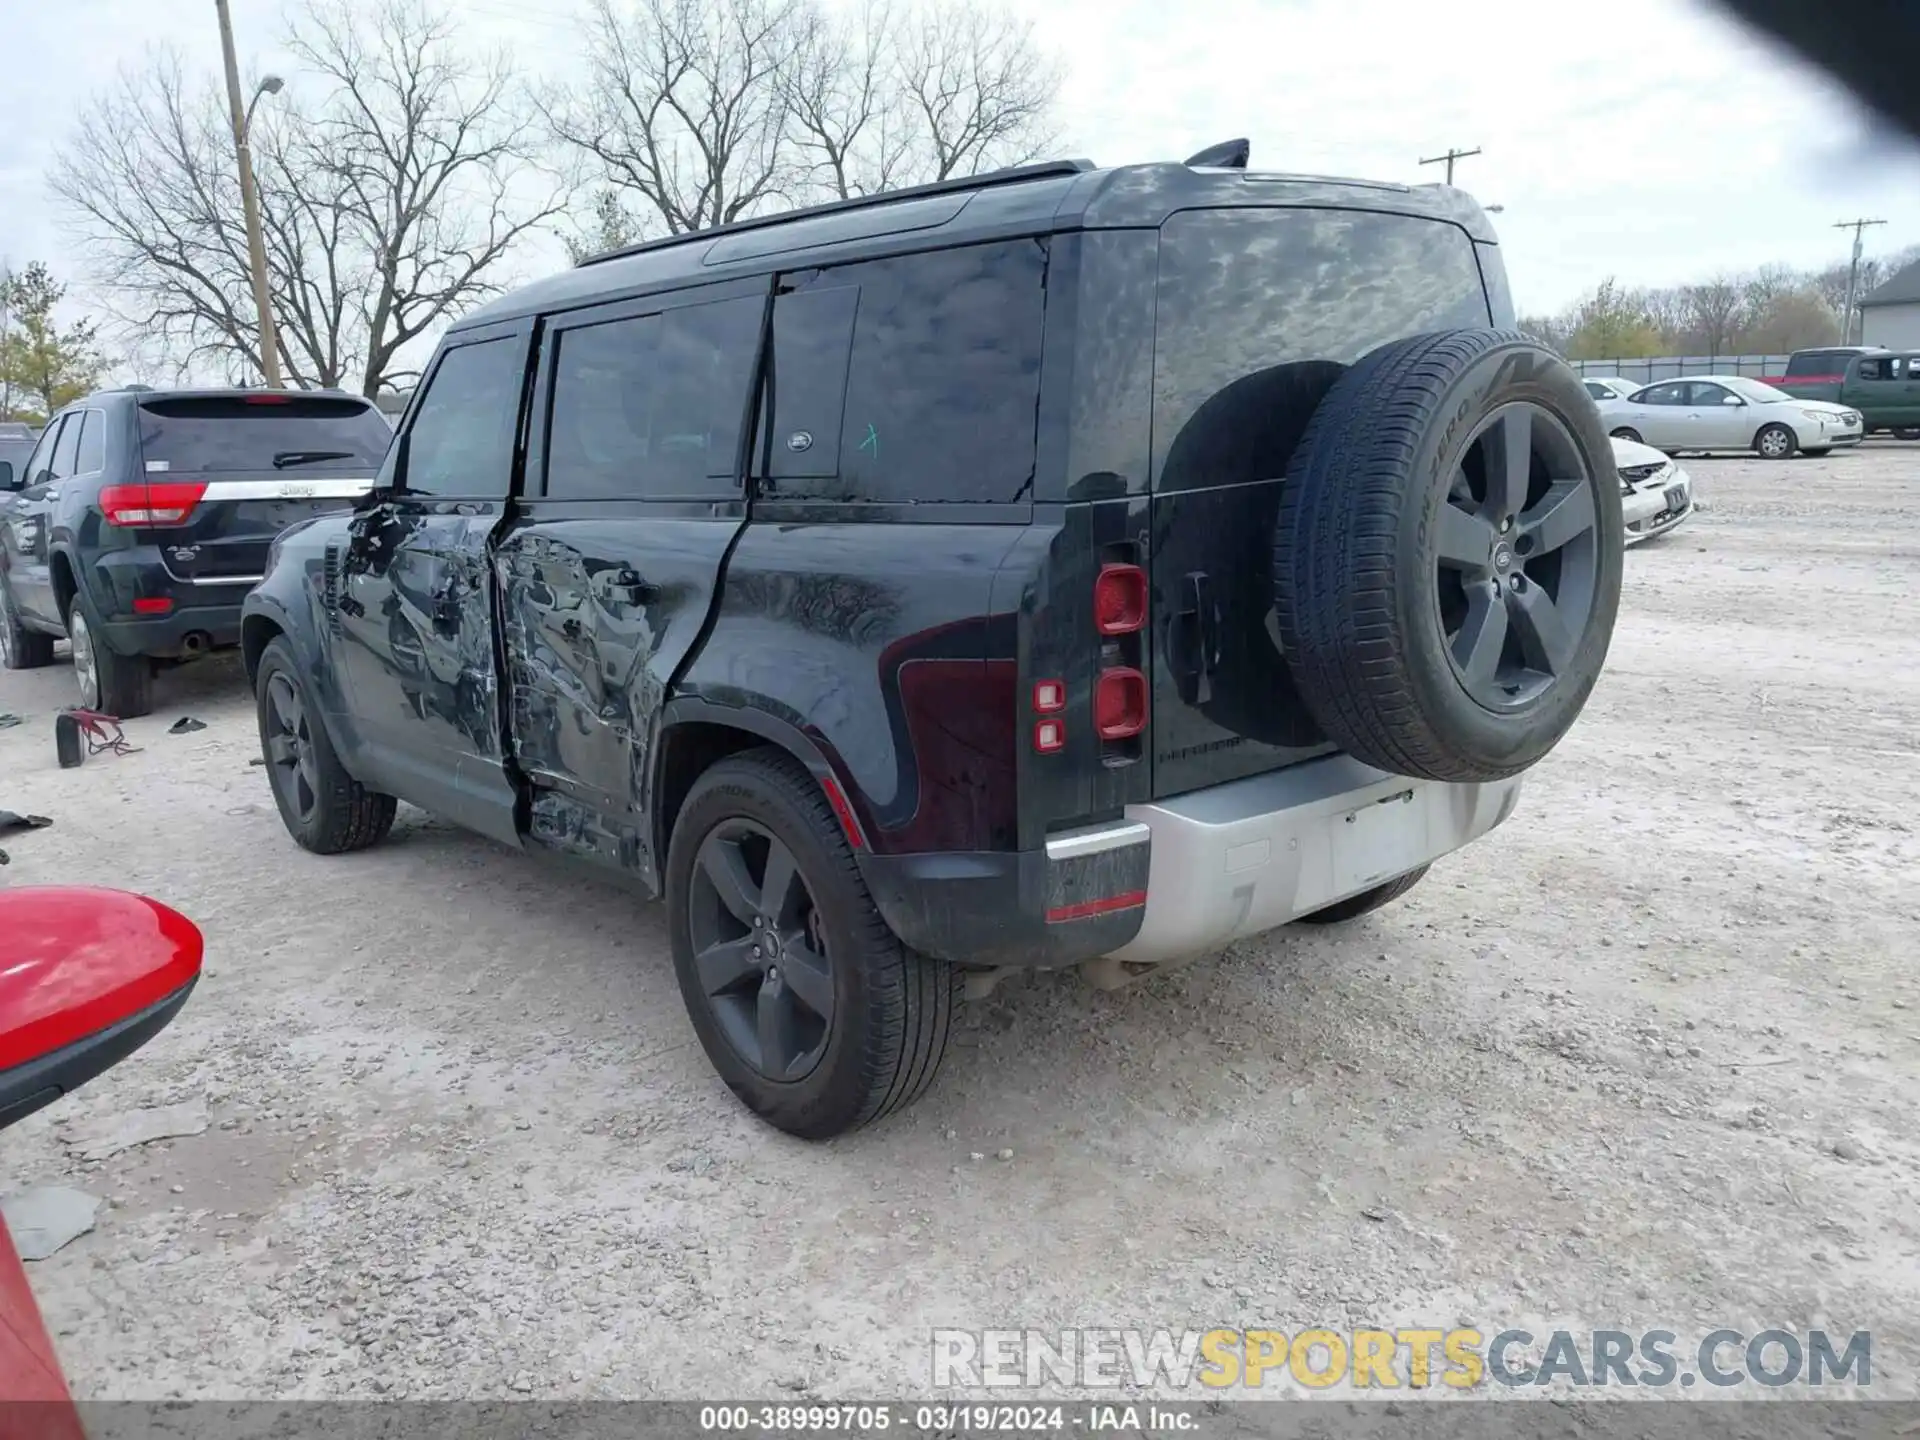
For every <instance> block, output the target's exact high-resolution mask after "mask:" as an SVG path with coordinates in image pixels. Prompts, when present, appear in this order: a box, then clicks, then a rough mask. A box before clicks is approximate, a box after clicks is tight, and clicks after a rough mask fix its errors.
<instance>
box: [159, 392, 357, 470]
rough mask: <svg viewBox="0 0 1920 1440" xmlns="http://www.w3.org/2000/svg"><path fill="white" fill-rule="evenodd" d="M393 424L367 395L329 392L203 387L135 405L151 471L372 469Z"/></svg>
mask: <svg viewBox="0 0 1920 1440" xmlns="http://www.w3.org/2000/svg"><path fill="white" fill-rule="evenodd" d="M392 439H393V430H392V428H391V427H390V426H389V425H388V424H387V422H386V421H385V420H384V419H383V418H381V415H380V412H379V411H378V410H376V409H374V407H373V406H372V405H371V404H369V403H368V402H367V401H365V400H354V399H350V398H348V397H346V396H330V395H298V394H279V395H208V396H182V397H180V398H178V399H167V400H148V401H146V402H144V403H143V404H142V405H141V406H140V453H141V458H142V459H143V460H144V461H145V463H146V468H147V470H148V471H149V472H153V473H158V472H161V471H165V472H169V473H172V474H180V473H183V472H188V473H204V472H207V471H215V470H284V469H287V468H289V467H290V466H297V467H298V468H300V469H301V470H316V471H327V470H353V471H355V472H357V473H360V474H366V473H368V472H369V471H372V470H374V469H377V468H378V467H379V465H380V462H381V459H382V458H383V457H384V456H385V455H386V453H387V444H388V442H389V441H391V440H392Z"/></svg>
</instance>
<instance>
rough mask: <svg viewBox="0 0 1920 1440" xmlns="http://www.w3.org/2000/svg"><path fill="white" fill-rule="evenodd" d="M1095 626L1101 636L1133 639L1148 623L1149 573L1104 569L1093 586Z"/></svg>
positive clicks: (1126, 568)
mask: <svg viewBox="0 0 1920 1440" xmlns="http://www.w3.org/2000/svg"><path fill="white" fill-rule="evenodd" d="M1093 622H1094V624H1095V625H1096V626H1097V627H1098V628H1099V631H1100V633H1101V634H1102V635H1131V634H1132V633H1133V632H1134V631H1136V630H1138V629H1139V628H1140V627H1141V626H1142V625H1144V624H1146V623H1147V572H1146V571H1144V570H1142V569H1141V568H1140V567H1139V566H1138V565H1102V566H1101V567H1100V576H1099V578H1098V579H1096V580H1095V581H1094V582H1093Z"/></svg>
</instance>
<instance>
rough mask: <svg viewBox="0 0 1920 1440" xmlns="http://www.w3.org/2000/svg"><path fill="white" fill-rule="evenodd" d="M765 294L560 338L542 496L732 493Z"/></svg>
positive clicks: (580, 328)
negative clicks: (741, 421)
mask: <svg viewBox="0 0 1920 1440" xmlns="http://www.w3.org/2000/svg"><path fill="white" fill-rule="evenodd" d="M762 305H763V302H762V301H761V300H758V299H754V298H750V297H749V298H743V299H738V300H721V301H716V302H714V303H712V304H708V305H689V306H685V307H683V308H681V309H677V310H669V311H666V312H665V313H664V314H656V315H640V316H633V317H629V318H626V319H620V320H606V321H601V322H599V323H597V324H588V325H576V326H570V327H568V328H567V329H565V330H562V331H560V332H559V334H558V335H557V336H556V337H555V343H556V347H557V354H556V356H555V360H554V369H553V412H552V413H553V420H552V423H551V425H550V426H549V427H548V431H547V434H548V440H547V486H546V494H547V495H548V496H549V497H550V498H553V499H560V500H618V499H672V498H682V499H699V498H703V497H710V496H712V495H714V494H716V493H731V492H732V490H733V488H734V472H735V470H736V468H737V466H738V463H739V451H740V420H741V417H742V415H743V414H744V413H745V410H746V404H747V395H748V390H749V387H750V385H751V384H752V380H753V369H754V361H755V358H756V355H757V352H758V350H759V344H760V317H761V314H762Z"/></svg>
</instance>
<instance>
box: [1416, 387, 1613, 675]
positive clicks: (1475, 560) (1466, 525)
mask: <svg viewBox="0 0 1920 1440" xmlns="http://www.w3.org/2000/svg"><path fill="white" fill-rule="evenodd" d="M1599 506H1600V491H1599V482H1598V479H1597V478H1596V476H1595V475H1594V473H1593V469H1592V467H1591V466H1590V465H1588V463H1587V461H1586V459H1585V457H1584V455H1583V454H1582V452H1581V450H1580V447H1579V445H1578V444H1577V443H1576V442H1575V440H1574V438H1573V434H1572V432H1571V431H1570V430H1568V429H1567V427H1566V425H1565V424H1563V423H1562V422H1561V420H1560V419H1559V418H1558V417H1557V416H1555V415H1554V414H1553V413H1552V412H1551V411H1548V410H1546V409H1545V408H1543V407H1541V406H1538V405H1534V404H1531V403H1529V402H1524V401H1522V402H1516V403H1514V404H1510V405H1502V406H1500V407H1499V408H1498V409H1496V410H1494V411H1493V413H1492V414H1490V415H1488V416H1487V418H1486V419H1485V420H1483V421H1481V423H1480V425H1479V427H1478V428H1477V429H1476V430H1475V431H1474V432H1473V434H1472V435H1471V436H1469V437H1468V440H1467V443H1466V446H1465V447H1464V449H1463V450H1462V452H1461V458H1460V461H1459V463H1458V465H1457V466H1456V467H1455V471H1454V476H1453V483H1452V486H1451V487H1450V489H1449V492H1448V495H1447V498H1446V500H1445V502H1444V503H1443V504H1442V505H1441V508H1440V515H1439V541H1438V551H1439V564H1438V566H1437V574H1436V577H1435V579H1436V583H1437V585H1438V587H1439V600H1440V619H1441V628H1442V630H1443V632H1444V633H1445V636H1446V646H1447V656H1448V659H1449V661H1450V662H1451V664H1452V666H1453V670H1454V674H1455V676H1456V678H1457V679H1458V680H1459V682H1460V684H1461V687H1462V688H1463V689H1465V690H1466V692H1467V694H1468V695H1470V696H1472V697H1473V699H1474V700H1475V701H1476V702H1477V703H1478V704H1480V705H1482V706H1484V707H1485V708H1486V709H1488V710H1492V711H1496V712H1510V711H1513V710H1517V709H1520V708H1522V707H1523V706H1527V705H1530V704H1532V703H1533V702H1535V701H1537V700H1539V699H1540V698H1541V697H1542V696H1544V695H1545V694H1546V693H1547V692H1548V691H1549V690H1551V689H1552V688H1553V686H1554V685H1555V684H1557V683H1558V681H1559V679H1560V677H1561V676H1562V675H1564V674H1566V673H1568V671H1569V670H1570V669H1572V668H1573V664H1574V660H1575V657H1576V656H1577V655H1578V653H1579V650H1580V643H1581V641H1582V639H1583V638H1584V637H1585V635H1586V632H1587V624H1588V621H1589V620H1590V619H1591V618H1592V615H1593V608H1594V605H1595V603H1596V601H1597V599H1598V596H1599V578H1600V533H1599V522H1600V511H1599Z"/></svg>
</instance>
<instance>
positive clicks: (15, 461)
mask: <svg viewBox="0 0 1920 1440" xmlns="http://www.w3.org/2000/svg"><path fill="white" fill-rule="evenodd" d="M31 454H33V441H31V440H9V439H7V438H6V437H5V436H0V461H4V462H5V463H6V464H8V465H11V466H12V467H13V480H12V485H13V488H14V489H16V490H17V489H19V488H20V487H22V486H23V485H25V484H26V483H27V457H28V456H29V455H31Z"/></svg>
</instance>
